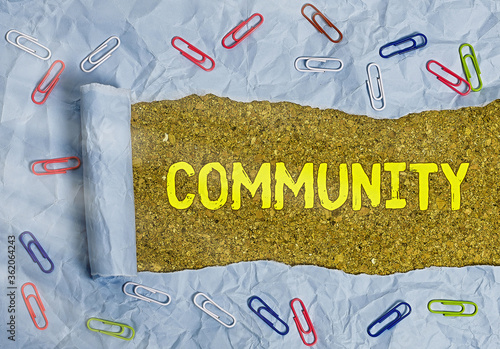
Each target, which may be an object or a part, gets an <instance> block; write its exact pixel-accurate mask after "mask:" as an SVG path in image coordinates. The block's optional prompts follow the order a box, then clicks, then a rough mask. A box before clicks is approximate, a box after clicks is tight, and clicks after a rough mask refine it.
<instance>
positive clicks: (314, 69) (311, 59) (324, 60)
mask: <svg viewBox="0 0 500 349" xmlns="http://www.w3.org/2000/svg"><path fill="white" fill-rule="evenodd" d="M300 61H304V66H305V67H306V68H305V69H303V68H299V62H300ZM310 62H319V63H327V62H338V63H339V64H340V66H339V67H338V68H320V67H311V65H310ZM294 65H295V69H297V70H298V71H301V72H305V73H324V72H336V71H341V70H342V68H343V67H344V63H343V62H342V60H340V59H338V58H323V57H298V58H297V59H296V60H295V63H294Z"/></svg>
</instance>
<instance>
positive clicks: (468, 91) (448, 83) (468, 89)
mask: <svg viewBox="0 0 500 349" xmlns="http://www.w3.org/2000/svg"><path fill="white" fill-rule="evenodd" d="M431 63H435V64H437V65H438V66H440V67H441V69H442V70H443V71H444V72H445V73H448V74H450V75H451V76H453V77H454V78H456V79H457V80H458V82H455V83H454V82H451V81H450V80H448V79H446V78H444V77H442V76H441V75H439V74H437V73H436V72H434V71H432V70H431V68H430V67H429V66H430V65H431ZM427 70H428V71H429V72H430V73H432V74H434V75H436V76H437V78H438V80H439V81H441V82H442V83H443V84H445V85H446V86H448V87H449V88H451V89H452V90H453V91H455V92H456V93H458V94H459V95H462V96H466V95H468V94H469V93H470V91H471V87H470V84H469V82H468V81H467V80H465V79H464V78H462V77H461V76H459V75H457V74H455V73H454V72H452V71H451V70H450V69H448V68H446V67H445V66H444V65H442V64H441V63H439V62H436V61H434V60H430V61H429V62H427ZM462 82H463V83H464V84H466V85H467V90H466V91H465V92H460V91H459V90H457V89H456V87H459V86H460V85H461V84H462Z"/></svg>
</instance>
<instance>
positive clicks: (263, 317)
mask: <svg viewBox="0 0 500 349" xmlns="http://www.w3.org/2000/svg"><path fill="white" fill-rule="evenodd" d="M254 299H257V300H258V301H259V302H261V303H262V304H264V305H263V306H260V307H259V308H257V310H255V309H254V308H252V301H253V300H254ZM247 304H248V307H249V308H250V309H251V310H252V311H253V312H254V313H255V314H257V316H258V317H260V318H261V319H262V321H264V322H265V323H266V324H267V325H268V326H269V327H271V328H272V329H273V330H275V331H276V332H277V333H279V334H280V335H282V336H284V335H285V334H287V333H288V330H289V328H288V325H287V324H286V322H285V321H283V320H281V319H280V317H279V316H278V314H276V313H275V312H274V311H273V310H272V309H271V308H270V307H269V305H267V304H266V303H265V302H264V301H263V300H262V299H260V298H259V297H257V296H252V297H250V298H248V301H247ZM262 310H265V311H267V312H268V313H269V314H270V315H271V316H273V317H274V318H276V320H278V321H279V322H281V323H282V324H283V326H285V329H286V330H285V331H284V332H280V331H279V330H278V329H277V328H276V327H274V325H273V323H272V322H271V321H269V320H268V319H267V318H266V317H265V316H264V315H262V314H261V311H262Z"/></svg>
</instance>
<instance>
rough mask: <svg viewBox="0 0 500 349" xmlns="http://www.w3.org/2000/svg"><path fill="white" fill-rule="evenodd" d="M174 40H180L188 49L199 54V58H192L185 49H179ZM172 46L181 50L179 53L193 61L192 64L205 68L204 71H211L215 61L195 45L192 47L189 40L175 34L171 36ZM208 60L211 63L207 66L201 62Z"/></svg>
mask: <svg viewBox="0 0 500 349" xmlns="http://www.w3.org/2000/svg"><path fill="white" fill-rule="evenodd" d="M176 40H180V41H182V42H183V43H184V44H186V45H187V48H188V49H190V50H191V51H193V52H194V53H197V54H199V55H200V56H201V59H197V58H194V57H193V56H191V55H190V54H189V53H187V52H186V51H183V50H182V49H180V48H179V47H178V46H176V45H175V41H176ZM172 46H173V47H174V48H175V49H177V50H179V51H180V52H181V55H183V56H184V57H186V58H187V59H189V60H190V61H191V62H193V63H194V64H196V65H197V66H198V67H200V68H201V69H203V70H205V71H211V70H213V69H214V68H215V62H214V60H213V59H212V58H210V57H209V56H207V55H206V54H205V53H203V52H201V51H200V50H198V49H197V48H196V47H194V46H193V45H191V44H190V43H189V42H187V41H186V40H184V39H183V38H181V37H179V36H175V37H173V38H172ZM207 58H208V60H209V61H210V62H211V63H212V64H211V66H210V67H209V68H206V67H205V66H204V65H203V64H204V63H205V62H206V60H207Z"/></svg>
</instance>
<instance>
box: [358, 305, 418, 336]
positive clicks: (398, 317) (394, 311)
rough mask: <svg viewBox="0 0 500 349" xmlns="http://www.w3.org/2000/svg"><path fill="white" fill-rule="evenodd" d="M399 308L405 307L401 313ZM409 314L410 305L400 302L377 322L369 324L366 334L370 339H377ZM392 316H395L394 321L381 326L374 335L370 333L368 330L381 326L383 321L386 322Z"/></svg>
mask: <svg viewBox="0 0 500 349" xmlns="http://www.w3.org/2000/svg"><path fill="white" fill-rule="evenodd" d="M401 306H404V307H405V309H404V311H402V312H401V311H399V310H398V309H397V308H399V307H401ZM410 313H411V307H410V305H409V304H408V303H406V302H400V303H398V304H396V305H395V306H394V307H392V308H391V309H389V310H388V311H387V312H386V313H385V314H384V315H382V316H381V317H379V318H378V319H377V320H375V321H374V322H372V323H371V324H370V326H368V329H367V330H366V331H367V332H368V334H369V335H370V336H371V337H378V336H380V334H381V333H382V332H384V331H386V330H390V329H391V328H393V327H394V326H395V325H396V324H397V323H399V322H400V321H401V320H403V319H404V318H405V317H407V316H408V315H410ZM393 314H396V318H395V319H394V320H391V321H390V322H389V323H388V324H387V325H385V326H382V328H381V329H380V330H378V331H377V332H375V333H371V332H370V330H371V329H372V328H373V327H374V326H375V325H377V324H381V323H382V322H384V320H386V319H387V318H389V317H390V316H392V315H393Z"/></svg>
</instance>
